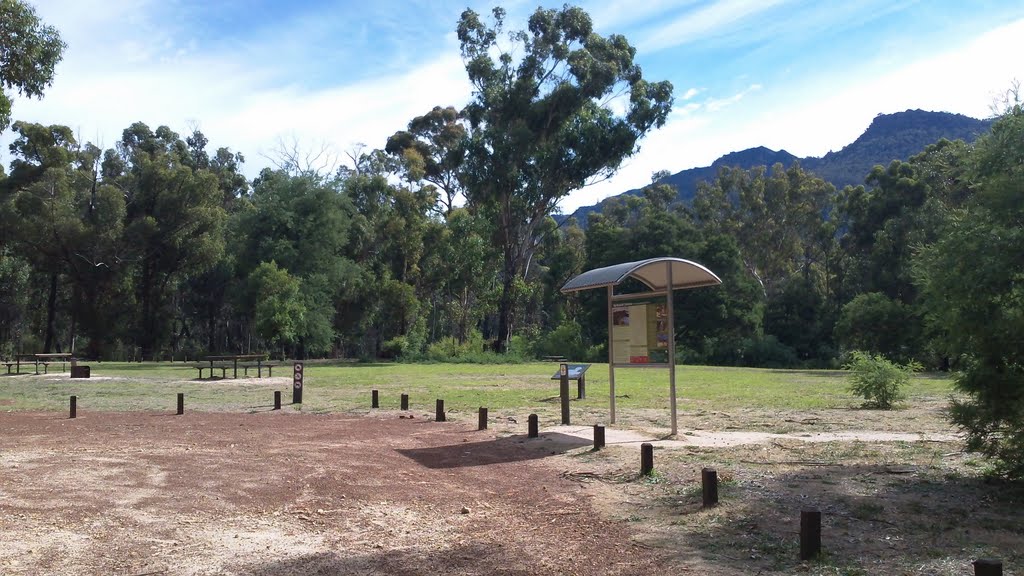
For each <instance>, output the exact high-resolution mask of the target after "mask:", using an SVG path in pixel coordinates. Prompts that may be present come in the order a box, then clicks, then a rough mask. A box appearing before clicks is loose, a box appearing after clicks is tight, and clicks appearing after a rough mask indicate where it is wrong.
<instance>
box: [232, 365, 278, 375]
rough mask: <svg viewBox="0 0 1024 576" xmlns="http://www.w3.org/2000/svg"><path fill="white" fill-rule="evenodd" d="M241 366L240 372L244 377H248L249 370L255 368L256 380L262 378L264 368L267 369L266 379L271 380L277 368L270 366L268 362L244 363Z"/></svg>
mask: <svg viewBox="0 0 1024 576" xmlns="http://www.w3.org/2000/svg"><path fill="white" fill-rule="evenodd" d="M241 366H242V371H243V372H244V373H245V375H246V377H248V376H249V369H250V368H255V369H256V377H257V378H263V369H264V368H266V369H267V378H273V376H274V368H275V367H276V366H277V364H272V363H270V362H246V363H244V364H242V365H241Z"/></svg>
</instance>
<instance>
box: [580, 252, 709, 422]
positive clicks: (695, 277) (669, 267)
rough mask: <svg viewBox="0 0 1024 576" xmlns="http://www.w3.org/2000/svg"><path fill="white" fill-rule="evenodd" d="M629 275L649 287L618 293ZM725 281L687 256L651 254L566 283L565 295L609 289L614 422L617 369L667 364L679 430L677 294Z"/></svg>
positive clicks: (611, 416) (665, 365)
mask: <svg viewBox="0 0 1024 576" xmlns="http://www.w3.org/2000/svg"><path fill="white" fill-rule="evenodd" d="M629 278H633V279H635V280H637V281H638V282H639V283H640V284H641V285H643V286H644V287H646V288H647V290H644V291H640V292H632V293H627V294H616V293H615V287H616V286H618V285H619V284H621V283H622V282H624V281H626V280H627V279H629ZM721 283H722V281H721V280H720V279H719V278H718V276H716V275H715V273H714V272H712V271H711V270H708V269H707V268H705V267H704V266H701V265H700V264H698V263H696V262H691V261H690V260H684V259H682V258H670V257H663V258H650V259H647V260H640V261H637V262H625V263H623V264H616V265H614V266H606V267H604V268H596V269H594V270H590V271H588V272H584V273H583V274H580V275H579V276H576V277H575V278H573V279H572V280H569V281H568V282H566V283H565V286H562V293H563V294H568V293H570V292H578V291H581V290H590V289H593V288H606V289H607V290H608V385H609V389H610V391H609V396H610V398H609V423H611V424H614V423H615V369H616V368H625V367H643V368H655V367H656V368H668V374H669V394H670V397H671V409H672V434H673V435H675V434H676V432H677V417H676V369H675V368H676V346H675V340H676V338H675V325H674V322H673V318H674V316H673V309H672V293H673V292H674V291H675V290H685V289H689V288H700V287H703V286H715V285H718V284H721Z"/></svg>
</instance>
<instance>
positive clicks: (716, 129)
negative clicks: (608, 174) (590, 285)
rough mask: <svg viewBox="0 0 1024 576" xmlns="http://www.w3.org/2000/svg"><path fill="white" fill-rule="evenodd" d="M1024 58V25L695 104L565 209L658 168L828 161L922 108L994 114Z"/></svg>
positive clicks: (1020, 73) (644, 179)
mask: <svg viewBox="0 0 1024 576" xmlns="http://www.w3.org/2000/svg"><path fill="white" fill-rule="evenodd" d="M1022 53H1024V19H1021V20H1017V21H1015V22H1011V23H1009V24H1007V25H1005V26H1002V27H999V28H997V29H994V30H991V31H989V32H987V33H985V34H982V35H981V36H979V37H977V38H975V39H973V40H971V41H969V42H967V43H965V44H964V45H962V46H956V45H954V46H950V47H948V48H947V50H946V51H945V52H939V53H937V54H935V55H934V56H931V57H928V58H925V59H921V60H917V61H914V62H908V63H906V64H904V65H903V66H899V67H896V68H894V69H890V70H887V71H886V70H875V69H870V68H869V69H866V70H863V71H860V73H859V74H858V75H857V76H849V75H847V76H844V75H842V74H837V75H835V76H833V77H830V78H821V77H818V78H812V79H809V80H807V81H806V82H805V83H804V84H801V85H792V86H788V87H786V86H783V87H777V88H776V87H773V88H772V89H771V90H768V89H764V90H760V91H756V92H757V95H756V96H753V97H749V98H744V99H742V102H738V101H737V102H734V103H733V105H732V106H731V107H730V108H729V109H728V111H727V113H722V112H721V108H718V109H712V107H709V106H701V107H700V108H694V107H691V105H690V104H688V105H687V106H684V107H683V108H681V109H679V108H677V110H676V111H675V112H674V113H673V114H672V116H671V117H670V119H669V121H668V122H667V123H666V125H665V127H664V128H662V129H661V130H658V131H656V132H654V133H652V134H651V135H649V136H648V137H647V138H646V139H645V140H644V141H643V142H642V149H641V151H640V153H639V154H637V156H635V157H634V158H631V159H630V160H629V161H627V162H626V163H625V164H624V166H623V167H622V169H621V170H620V171H619V173H618V174H617V175H616V176H615V177H614V178H612V179H611V180H608V181H605V182H602V183H599V184H595V185H594V186H590V187H587V188H585V189H583V190H580V191H577V192H574V193H573V194H572V195H570V196H569V197H568V198H566V199H565V200H564V201H563V202H562V203H561V208H562V210H563V211H566V212H571V211H573V210H575V209H576V208H578V207H580V206H585V205H588V204H594V203H596V202H598V201H600V200H601V199H603V198H606V197H608V196H611V195H614V194H619V193H622V192H624V191H626V190H630V189H633V188H639V187H641V186H644V185H645V184H647V183H648V182H649V181H650V176H651V174H652V173H653V172H655V171H657V170H662V169H666V170H670V171H672V172H673V173H674V172H678V171H680V170H684V169H687V168H693V167H697V166H707V165H710V164H711V163H712V162H713V161H714V160H716V159H717V158H719V157H721V156H723V155H725V154H727V153H729V152H734V151H737V150H743V149H746V148H752V147H755V146H767V147H768V148H772V149H774V150H779V149H785V150H787V151H789V152H791V153H793V154H795V155H797V156H801V157H803V156H822V155H824V154H825V153H827V152H828V151H829V150H838V149H840V148H842V147H843V146H845V145H846V144H849V143H851V142H853V141H854V140H855V139H856V138H857V137H858V136H859V135H860V134H861V133H862V132H863V131H864V130H865V129H866V128H867V127H868V125H869V124H870V123H871V120H872V119H873V118H874V117H875V116H876V115H877V114H880V113H893V112H900V111H903V110H907V109H917V108H920V109H924V110H932V111H948V112H956V113H960V114H966V115H969V116H973V117H976V118H983V117H987V116H988V115H989V114H990V105H991V104H992V102H993V100H994V99H995V98H996V97H997V96H998V95H1000V94H1002V93H1004V92H1005V90H1006V89H1007V88H1009V87H1010V84H1011V82H1012V81H1013V80H1014V79H1015V78H1016V79H1019V80H1024V61H1021V60H1020V59H1017V58H1015V55H1017V54H1022ZM844 72H845V71H844ZM750 92H751V91H749V90H748V91H745V92H744V93H745V94H749V93H750ZM735 98H736V95H734V96H733V97H732V98H729V99H727V100H732V99H735Z"/></svg>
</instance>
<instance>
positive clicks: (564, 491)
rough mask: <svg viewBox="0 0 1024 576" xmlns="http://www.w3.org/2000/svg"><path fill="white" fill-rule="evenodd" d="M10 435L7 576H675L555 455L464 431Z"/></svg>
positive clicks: (214, 417)
mask: <svg viewBox="0 0 1024 576" xmlns="http://www.w3.org/2000/svg"><path fill="white" fill-rule="evenodd" d="M0 432H2V437H3V438H4V444H3V448H2V450H0V549H2V550H3V551H4V552H3V554H0V573H2V574H8V575H11V574H43V573H45V574H132V575H141V574H182V575H185V574H189V575H191V574H435V573H448V574H510V575H511V574H524V575H525V574H645V573H650V572H651V570H652V569H654V568H656V567H658V566H662V565H663V562H662V559H661V558H660V557H659V554H658V553H657V552H655V551H652V550H649V549H646V548H641V547H640V545H639V544H637V543H635V542H633V541H632V540H631V536H632V535H633V533H634V532H635V530H634V529H633V527H631V526H629V525H628V523H626V522H622V521H614V520H609V519H606V518H602V517H601V516H600V515H599V514H598V513H597V512H596V511H595V508H594V506H593V505H592V503H591V497H589V496H588V495H587V494H586V490H585V487H583V486H582V485H581V484H580V483H578V482H574V481H572V480H569V479H566V478H562V477H560V476H559V472H560V470H559V468H558V467H557V466H555V465H554V464H553V463H551V462H549V461H547V460H546V459H545V457H547V456H551V455H552V450H551V449H550V446H549V445H548V443H546V442H544V441H533V442H525V439H524V438H523V437H521V436H508V437H504V438H499V437H498V434H496V433H495V432H489V431H484V432H478V431H476V430H475V425H473V426H469V425H467V424H466V423H464V422H463V423H434V422H429V421H425V420H424V419H422V418H412V419H406V418H398V415H397V413H390V414H387V415H386V416H385V415H382V416H380V417H376V418H373V417H351V416H349V417H345V416H334V415H331V416H313V415H300V414H288V413H261V414H225V413H216V414H202V413H186V414H185V415H183V416H174V415H169V414H160V413H117V414H98V413H81V414H79V417H78V418H77V419H75V420H70V419H67V418H66V416H64V415H57V414H53V413H3V414H0ZM582 443H588V442H583V441H580V442H577V443H576V444H577V445H579V444H582ZM569 445H570V446H571V445H572V442H570V443H569ZM564 448H566V446H565V445H564V444H562V445H560V446H559V448H558V450H562V449H564Z"/></svg>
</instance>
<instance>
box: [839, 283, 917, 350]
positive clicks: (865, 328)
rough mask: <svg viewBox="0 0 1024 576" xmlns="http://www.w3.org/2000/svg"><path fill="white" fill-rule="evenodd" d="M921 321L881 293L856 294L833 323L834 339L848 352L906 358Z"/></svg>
mask: <svg viewBox="0 0 1024 576" xmlns="http://www.w3.org/2000/svg"><path fill="white" fill-rule="evenodd" d="M920 331H921V322H920V320H918V319H917V318H915V316H914V312H913V310H912V309H911V308H910V307H909V306H907V305H905V304H903V303H902V302H899V301H896V300H891V299H890V298H889V297H888V296H886V295H885V294H881V293H879V292H871V293H867V294H858V295H857V297H855V298H854V299H853V300H851V301H850V302H848V303H846V305H845V306H843V308H842V312H841V313H840V315H839V321H838V322H837V323H836V328H835V333H836V340H837V341H838V342H839V344H840V345H841V346H843V347H844V348H846V349H848V350H854V349H856V350H866V351H868V352H872V353H876V354H881V355H883V356H888V357H892V358H899V359H908V358H909V357H910V356H911V354H913V351H914V350H916V340H917V338H919V335H920Z"/></svg>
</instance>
